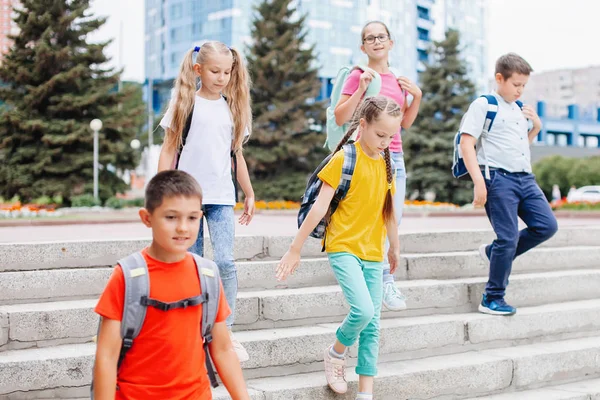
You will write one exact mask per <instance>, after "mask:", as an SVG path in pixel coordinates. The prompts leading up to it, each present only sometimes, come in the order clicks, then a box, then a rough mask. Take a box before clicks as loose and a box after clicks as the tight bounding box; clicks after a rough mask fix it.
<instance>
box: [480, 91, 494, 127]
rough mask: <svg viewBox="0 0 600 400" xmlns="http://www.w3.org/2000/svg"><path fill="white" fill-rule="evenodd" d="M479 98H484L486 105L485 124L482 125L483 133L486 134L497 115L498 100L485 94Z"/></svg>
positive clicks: (491, 95)
mask: <svg viewBox="0 0 600 400" xmlns="http://www.w3.org/2000/svg"><path fill="white" fill-rule="evenodd" d="M481 97H485V98H486V100H487V103H488V109H487V113H486V114H485V122H484V123H483V132H484V133H486V134H487V133H488V132H489V131H490V130H491V129H492V125H493V124H494V119H495V118H496V115H497V114H498V99H497V98H496V96H494V95H493V94H485V95H482V96H481Z"/></svg>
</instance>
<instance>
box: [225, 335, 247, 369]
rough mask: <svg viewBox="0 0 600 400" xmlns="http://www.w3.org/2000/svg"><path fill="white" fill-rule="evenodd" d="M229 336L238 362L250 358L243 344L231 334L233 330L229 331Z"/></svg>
mask: <svg viewBox="0 0 600 400" xmlns="http://www.w3.org/2000/svg"><path fill="white" fill-rule="evenodd" d="M229 338H230V339H231V344H232V345H233V350H234V351H235V354H237V356H238V359H239V360H240V362H244V361H248V360H249V359H250V356H249V355H248V352H247V351H246V349H245V348H244V346H242V344H241V343H240V342H239V341H238V340H237V339H236V338H235V336H233V332H231V331H229Z"/></svg>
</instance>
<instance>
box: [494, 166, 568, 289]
mask: <svg viewBox="0 0 600 400" xmlns="http://www.w3.org/2000/svg"><path fill="white" fill-rule="evenodd" d="M490 172H491V174H490V178H491V179H489V180H488V179H486V180H485V181H486V182H485V183H486V187H487V192H488V193H487V203H486V204H485V211H486V212H487V216H488V218H489V220H490V222H491V224H492V227H493V228H494V232H495V233H496V240H494V241H493V242H492V244H491V246H489V247H488V249H487V254H488V257H489V259H490V277H489V280H488V283H487V285H486V288H485V291H486V294H487V296H488V298H490V299H498V298H504V294H505V292H506V287H507V286H508V277H509V276H510V272H511V270H512V263H513V260H514V259H515V258H516V257H518V256H520V255H521V254H523V253H525V252H526V251H528V250H530V249H532V248H534V247H536V246H537V245H539V244H540V243H542V242H544V241H546V240H548V239H550V238H551V237H552V236H553V235H554V234H555V233H556V231H557V229H558V225H557V222H556V218H555V217H554V214H553V213H552V209H551V208H550V205H549V204H548V201H547V200H546V197H545V196H544V194H543V193H542V190H541V189H540V187H539V186H538V184H537V183H536V181H535V176H534V175H533V174H529V173H509V172H506V171H504V170H492V171H490ZM517 217H519V218H521V220H523V222H525V224H526V225H527V228H525V229H523V230H521V231H519V226H518V219H517Z"/></svg>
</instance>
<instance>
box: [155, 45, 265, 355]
mask: <svg viewBox="0 0 600 400" xmlns="http://www.w3.org/2000/svg"><path fill="white" fill-rule="evenodd" d="M195 53H197V56H196V57H195V58H194V54H195ZM198 83H199V84H200V88H199V89H198ZM190 115H191V119H190ZM251 122H252V112H251V108H250V79H249V77H248V71H247V70H246V67H245V65H244V61H243V59H242V56H241V54H240V53H239V52H238V51H237V50H235V49H232V48H229V47H227V46H226V45H225V44H223V43H221V42H216V41H213V42H206V43H204V44H203V45H202V46H201V47H195V48H193V49H190V50H189V51H188V52H187V53H186V54H185V56H184V59H183V61H182V63H181V67H180V72H179V76H178V77H177V78H176V81H175V88H174V93H173V95H172V98H171V102H170V104H169V108H168V109H167V112H166V113H165V115H164V117H163V119H162V120H161V121H160V125H161V126H162V127H163V128H164V130H165V139H164V143H163V145H162V149H161V152H160V158H159V161H158V171H164V170H167V169H172V168H177V169H180V170H183V171H186V172H188V173H190V174H191V175H192V176H193V177H194V178H196V180H197V181H198V183H199V184H200V186H201V187H202V192H203V202H202V208H203V211H204V217H205V218H206V221H207V223H208V230H209V232H210V239H211V243H212V247H213V252H214V261H215V262H216V263H217V265H218V266H219V271H220V273H221V280H222V282H223V289H224V292H225V297H226V298H227V302H228V303H229V306H230V307H231V310H232V314H231V316H230V317H229V318H227V326H228V327H229V329H230V331H231V327H232V325H233V321H234V318H235V301H236V297H237V289H238V288H237V285H238V282H237V270H236V267H235V264H234V258H233V240H234V235H235V233H234V220H235V218H234V213H233V207H234V205H235V201H236V200H235V192H234V183H233V179H232V173H231V169H232V161H235V163H236V164H237V168H236V170H237V176H236V178H237V181H238V182H239V185H240V187H241V188H242V190H243V192H244V195H245V201H244V213H243V214H242V216H241V217H240V218H239V222H240V223H241V224H243V225H248V224H249V223H250V221H251V220H252V216H253V214H254V191H253V189H252V184H251V183H250V176H249V174H248V167H247V165H246V161H245V159H244V155H243V153H242V144H243V143H244V139H245V138H247V137H248V136H249V135H250V129H251ZM186 126H189V130H188V129H186ZM185 131H188V133H187V135H184V132H185ZM177 218H178V216H176V215H173V219H174V220H175V221H177ZM175 223H176V224H177V229H178V230H181V231H182V233H181V234H186V233H187V234H189V235H194V234H195V232H185V229H184V228H185V225H184V224H182V223H177V222H175ZM190 251H192V252H194V253H196V254H199V255H201V256H202V255H203V253H204V224H200V232H199V233H198V239H197V240H196V243H195V245H194V246H192V248H190ZM232 342H233V345H234V348H235V350H236V353H237V354H238V357H239V358H240V361H246V360H247V359H248V353H247V352H246V350H245V349H244V348H243V347H242V345H241V344H240V343H239V342H238V341H237V340H235V338H233V336H232Z"/></svg>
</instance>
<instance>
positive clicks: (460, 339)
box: [236, 300, 600, 378]
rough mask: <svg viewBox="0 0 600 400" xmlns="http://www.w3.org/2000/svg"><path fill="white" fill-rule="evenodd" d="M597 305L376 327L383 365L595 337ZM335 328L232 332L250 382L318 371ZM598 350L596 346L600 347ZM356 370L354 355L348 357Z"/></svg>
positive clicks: (599, 313) (395, 322) (386, 323)
mask: <svg viewBox="0 0 600 400" xmlns="http://www.w3.org/2000/svg"><path fill="white" fill-rule="evenodd" d="M598 318H600V300H591V301H584V302H573V303H563V304H552V305H547V306H541V307H531V308H522V309H521V310H519V312H518V313H517V314H516V315H515V316H513V317H510V318H499V317H497V316H489V315H483V314H479V313H469V314H452V315H431V316H425V317H411V318H395V319H386V320H382V321H381V342H380V354H381V360H382V361H397V360H406V359H419V358H424V357H431V356H436V355H442V354H456V353H462V352H465V351H471V350H482V349H489V348H494V347H501V346H514V345H522V344H530V343H533V342H540V341H550V340H561V339H570V338H574V337H586V336H592V335H600V320H598ZM338 326H339V324H338V323H332V324H317V325H312V326H302V327H296V328H282V329H264V330H257V331H244V332H237V333H236V338H237V339H238V340H239V341H240V342H241V343H242V344H243V345H244V347H245V348H246V350H247V351H248V354H249V355H250V360H249V361H247V362H245V363H243V367H244V369H245V370H246V376H247V377H249V378H256V377H263V376H275V375H291V374H296V373H303V372H309V371H311V370H315V369H317V370H320V368H321V362H322V361H323V357H322V356H323V349H325V348H326V347H327V346H328V345H330V344H331V343H333V341H334V340H335V332H336V330H337V328H338ZM599 345H600V343H599ZM349 355H350V360H349V362H350V364H351V365H355V362H356V356H357V349H356V347H352V348H351V349H350V351H349Z"/></svg>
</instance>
